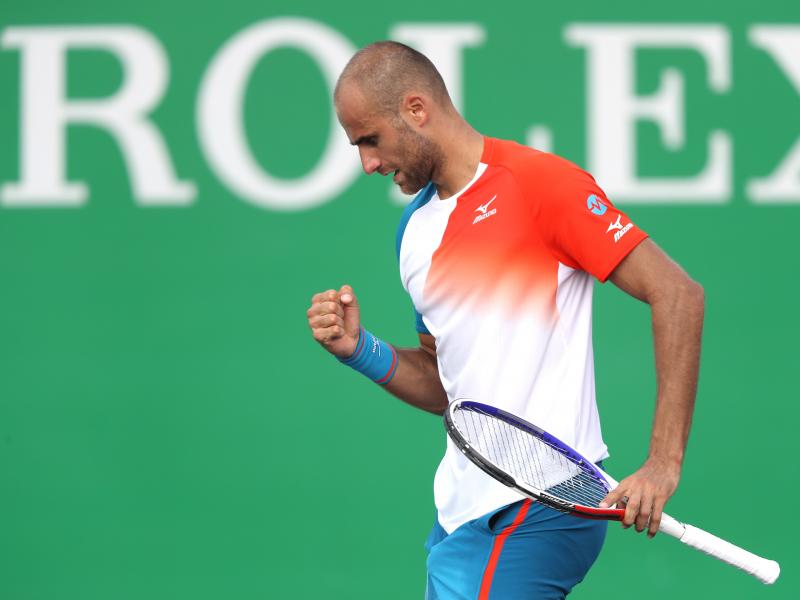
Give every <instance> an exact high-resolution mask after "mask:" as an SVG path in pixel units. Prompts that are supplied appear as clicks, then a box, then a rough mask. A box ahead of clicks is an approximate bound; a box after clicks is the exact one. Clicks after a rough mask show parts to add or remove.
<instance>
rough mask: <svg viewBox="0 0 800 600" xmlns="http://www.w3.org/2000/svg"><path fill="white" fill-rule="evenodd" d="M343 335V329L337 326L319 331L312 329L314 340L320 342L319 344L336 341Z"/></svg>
mask: <svg viewBox="0 0 800 600" xmlns="http://www.w3.org/2000/svg"><path fill="white" fill-rule="evenodd" d="M343 335H344V328H343V327H341V326H339V325H334V326H333V327H322V328H319V329H314V339H315V340H317V341H318V342H320V343H321V344H325V343H327V342H332V341H333V340H338V339H339V338H340V337H342V336H343Z"/></svg>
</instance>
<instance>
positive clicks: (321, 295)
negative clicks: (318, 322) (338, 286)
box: [311, 290, 336, 304]
mask: <svg viewBox="0 0 800 600" xmlns="http://www.w3.org/2000/svg"><path fill="white" fill-rule="evenodd" d="M331 292H333V293H334V294H335V293H336V290H325V291H324V292H317V293H316V294H314V295H313V296H311V304H319V303H320V302H323V301H325V300H327V299H329V298H328V296H329V295H330V294H331Z"/></svg>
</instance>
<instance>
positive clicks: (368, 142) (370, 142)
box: [364, 136, 378, 146]
mask: <svg viewBox="0 0 800 600" xmlns="http://www.w3.org/2000/svg"><path fill="white" fill-rule="evenodd" d="M364 143H365V144H366V145H367V146H377V145H378V138H377V137H376V136H370V137H368V138H366V139H365V140H364Z"/></svg>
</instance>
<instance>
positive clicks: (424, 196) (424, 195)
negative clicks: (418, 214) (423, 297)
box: [395, 181, 436, 335]
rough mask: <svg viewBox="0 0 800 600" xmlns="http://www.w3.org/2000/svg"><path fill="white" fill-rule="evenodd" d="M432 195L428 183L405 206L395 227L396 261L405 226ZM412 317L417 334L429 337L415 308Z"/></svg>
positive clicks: (433, 190) (434, 189)
mask: <svg viewBox="0 0 800 600" xmlns="http://www.w3.org/2000/svg"><path fill="white" fill-rule="evenodd" d="M434 193H436V188H435V187H434V185H433V182H432V181H430V182H428V185H426V186H425V187H424V188H422V189H421V190H420V191H419V193H418V194H417V195H416V196H415V197H414V199H413V200H412V201H411V202H409V204H408V206H406V209H405V210H404V211H403V216H402V217H400V224H399V225H398V226H397V237H396V238H395V250H396V252H397V260H400V246H401V245H402V243H403V234H405V232H406V226H407V225H408V222H409V221H410V220H411V215H413V214H414V211H416V210H418V209H420V208H422V207H423V206H425V205H426V204H427V203H428V202H430V199H431V198H433V195H434ZM414 317H415V322H416V327H417V332H419V333H425V334H427V335H430V334H431V332H430V331H428V328H427V327H425V323H423V322H422V315H421V314H419V313H418V312H417V310H416V308H415V309H414Z"/></svg>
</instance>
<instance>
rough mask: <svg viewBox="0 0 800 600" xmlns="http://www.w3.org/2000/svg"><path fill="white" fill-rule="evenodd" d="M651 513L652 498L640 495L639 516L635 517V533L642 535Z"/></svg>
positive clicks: (649, 495) (645, 494)
mask: <svg viewBox="0 0 800 600" xmlns="http://www.w3.org/2000/svg"><path fill="white" fill-rule="evenodd" d="M652 512H653V497H652V495H651V494H649V493H644V494H642V500H641V502H640V503H639V514H638V515H636V531H638V532H639V533H642V532H643V531H644V530H645V529H647V526H648V524H649V522H650V514H651V513H652Z"/></svg>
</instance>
